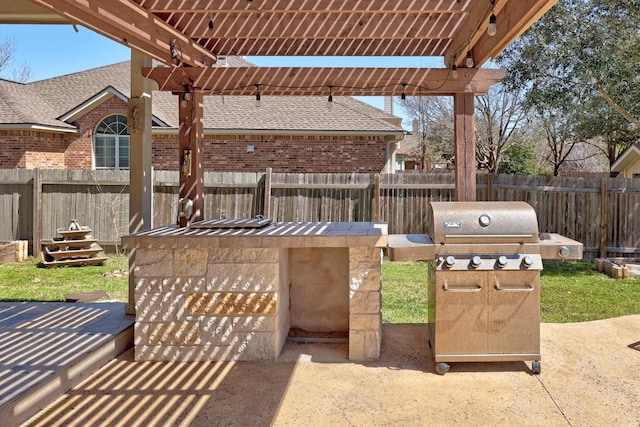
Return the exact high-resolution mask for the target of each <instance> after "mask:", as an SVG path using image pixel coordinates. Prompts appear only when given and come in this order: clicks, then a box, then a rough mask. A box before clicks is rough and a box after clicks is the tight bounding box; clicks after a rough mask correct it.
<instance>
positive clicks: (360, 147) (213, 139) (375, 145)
mask: <svg viewBox="0 0 640 427" xmlns="http://www.w3.org/2000/svg"><path fill="white" fill-rule="evenodd" d="M153 139H154V145H153V165H154V168H156V169H158V170H177V169H178V162H179V158H180V157H179V153H178V137H177V136H176V135H155V136H154V138H153ZM248 146H253V152H248V149H247V147H248ZM203 148H204V165H203V166H204V169H205V170H214V171H220V172H234V171H245V172H261V171H264V170H265V168H267V167H270V168H272V169H273V171H274V172H293V173H295V172H307V173H350V172H362V173H379V172H382V171H383V169H384V167H385V164H386V158H387V141H386V139H385V138H384V137H375V136H335V135H313V136H305V135H291V136H289V135H277V136H274V135H205V137H204V141H203Z"/></svg>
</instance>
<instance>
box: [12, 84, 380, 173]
mask: <svg viewBox="0 0 640 427" xmlns="http://www.w3.org/2000/svg"><path fill="white" fill-rule="evenodd" d="M111 114H122V115H124V116H126V115H127V104H126V103H125V102H122V101H121V100H120V99H118V98H115V97H113V98H111V99H110V100H108V101H106V102H104V103H102V104H100V105H99V106H97V107H96V108H94V109H93V110H91V111H90V112H89V113H87V114H86V115H85V116H83V117H81V118H80V119H78V120H77V122H76V123H75V124H76V125H77V126H78V133H73V134H71V133H67V134H57V133H50V132H35V131H26V130H25V131H11V130H3V131H0V168H6V169H13V168H27V169H32V168H41V169H80V170H90V169H92V168H93V132H94V130H95V127H96V125H97V124H98V123H99V122H100V121H101V120H102V119H104V118H105V117H107V116H108V115H111ZM203 145H204V169H205V170H212V171H222V172H225V171H246V172H260V171H264V170H265V168H267V167H270V168H272V169H273V171H274V172H282V173H284V172H308V173H350V172H363V173H377V172H383V171H384V167H385V163H386V156H387V140H386V138H385V137H383V136H380V137H375V136H326V135H317V136H304V135H298V136H296V135H292V136H288V135H284V136H282V135H278V136H272V135H226V136H218V135H215V136H213V135H205V140H204V142H203ZM250 145H252V146H253V147H254V151H253V152H247V146H250ZM178 163H179V153H178V136H177V135H167V134H164V135H154V143H153V166H154V168H155V169H157V170H177V169H178Z"/></svg>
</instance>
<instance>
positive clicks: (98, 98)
mask: <svg viewBox="0 0 640 427" xmlns="http://www.w3.org/2000/svg"><path fill="white" fill-rule="evenodd" d="M112 95H113V96H115V97H116V98H118V99H120V100H121V101H122V102H124V103H125V104H126V103H128V102H129V98H128V97H127V96H125V95H124V94H123V93H122V92H120V91H119V90H118V89H116V88H114V87H113V86H107V87H106V88H105V89H103V90H102V91H100V92H98V93H97V94H95V95H94V96H92V97H91V98H89V99H87V100H86V101H85V102H83V103H82V104H79V105H78V106H76V107H75V108H74V109H72V110H70V111H68V112H67V113H65V114H64V115H63V116H60V117H59V118H58V120H61V121H63V122H67V121H73V120H75V119H77V118H79V117H81V116H83V115H85V114H87V112H89V111H91V110H93V109H94V108H96V107H97V106H99V105H100V104H102V103H103V102H105V101H106V100H107V99H108V98H109V97H110V96H112ZM145 96H148V97H151V96H150V95H148V94H146V95H145ZM151 122H152V123H153V122H156V123H157V124H158V125H160V126H166V125H167V123H166V122H164V121H163V120H160V119H159V118H157V117H156V116H154V115H153V114H152V115H151Z"/></svg>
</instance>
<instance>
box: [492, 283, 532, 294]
mask: <svg viewBox="0 0 640 427" xmlns="http://www.w3.org/2000/svg"><path fill="white" fill-rule="evenodd" d="M496 289H497V290H498V291H500V292H533V290H534V289H535V288H534V287H533V286H531V285H529V286H528V287H526V288H501V287H500V283H497V282H496Z"/></svg>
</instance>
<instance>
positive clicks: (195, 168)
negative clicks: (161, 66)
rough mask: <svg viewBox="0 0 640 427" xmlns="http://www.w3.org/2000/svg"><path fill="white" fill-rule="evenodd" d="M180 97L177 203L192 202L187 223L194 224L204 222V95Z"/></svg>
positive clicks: (194, 92)
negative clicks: (178, 193)
mask: <svg viewBox="0 0 640 427" xmlns="http://www.w3.org/2000/svg"><path fill="white" fill-rule="evenodd" d="M179 95H180V96H179V100H178V105H179V108H178V111H179V122H180V129H179V131H178V138H179V147H180V151H179V155H180V199H182V200H185V199H187V198H188V199H190V200H191V201H192V203H193V205H192V206H193V209H192V213H191V216H190V218H188V221H189V222H194V221H200V220H202V219H204V170H203V167H202V156H203V145H202V138H203V131H204V129H203V124H202V115H203V113H204V108H203V102H202V101H203V94H202V91H199V90H193V89H190V91H189V92H188V95H187V96H186V97H185V96H184V95H185V94H184V93H180V94H179ZM178 209H180V207H179V208H178ZM180 225H181V226H182V225H184V224H180Z"/></svg>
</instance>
